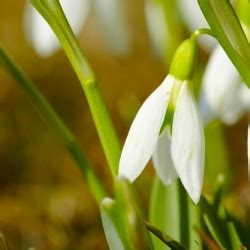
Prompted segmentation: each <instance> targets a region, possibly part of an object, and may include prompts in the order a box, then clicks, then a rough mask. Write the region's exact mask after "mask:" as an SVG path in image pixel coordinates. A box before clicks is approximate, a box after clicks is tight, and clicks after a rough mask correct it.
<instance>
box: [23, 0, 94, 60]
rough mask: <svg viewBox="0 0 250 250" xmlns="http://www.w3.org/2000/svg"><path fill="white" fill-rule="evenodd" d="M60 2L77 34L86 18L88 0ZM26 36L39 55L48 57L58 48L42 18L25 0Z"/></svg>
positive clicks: (88, 5) (65, 0) (57, 43)
mask: <svg viewBox="0 0 250 250" xmlns="http://www.w3.org/2000/svg"><path fill="white" fill-rule="evenodd" d="M60 4H61V6H62V8H63V10H64V12H65V15H66V17H67V19H68V20H69V23H70V25H71V27H72V30H73V31H74V33H75V34H79V33H80V31H81V29H82V28H83V26H84V24H85V21H86V19H87V16H88V13H89V9H90V2H89V0H60ZM24 30H25V32H26V37H27V39H28V40H29V41H30V43H31V44H32V46H33V47H34V49H35V51H36V52H37V53H38V54H39V55H40V56H41V57H49V56H51V55H52V54H54V53H55V52H57V51H58V50H59V48H60V45H59V42H58V40H57V38H56V36H55V35H54V33H53V31H52V30H51V28H50V27H49V25H48V23H47V22H46V21H45V20H44V18H43V17H42V16H41V15H40V14H39V13H38V12H37V11H36V10H35V8H34V7H33V6H32V5H31V4H30V3H29V2H27V4H26V7H25V11H24Z"/></svg>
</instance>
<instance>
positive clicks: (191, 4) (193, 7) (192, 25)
mask: <svg viewBox="0 0 250 250" xmlns="http://www.w3.org/2000/svg"><path fill="white" fill-rule="evenodd" d="M177 2H178V6H179V10H180V14H181V16H182V18H183V21H184V23H185V24H186V26H187V29H188V30H189V32H194V31H195V30H197V29H199V28H200V27H203V28H208V27H209V26H208V23H207V21H206V19H205V17H204V15H203V14H202V12H201V10H200V7H199V4H198V1H197V0H188V1H187V0H177ZM199 44H200V45H201V46H202V48H203V49H205V50H207V51H211V50H212V49H213V48H214V46H215V44H216V42H215V40H214V39H211V38H208V37H201V38H200V39H199Z"/></svg>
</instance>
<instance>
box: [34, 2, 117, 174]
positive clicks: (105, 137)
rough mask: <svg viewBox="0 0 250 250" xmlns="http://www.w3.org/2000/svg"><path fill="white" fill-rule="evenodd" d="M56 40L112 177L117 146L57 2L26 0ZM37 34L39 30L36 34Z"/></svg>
mask: <svg viewBox="0 0 250 250" xmlns="http://www.w3.org/2000/svg"><path fill="white" fill-rule="evenodd" d="M30 1H31V3H32V4H33V5H34V7H35V8H36V9H37V10H38V11H39V13H40V14H41V15H42V16H43V17H44V18H45V20H46V21H47V22H48V24H49V25H50V27H51V28H52V29H53V31H54V32H55V34H56V36H57V38H58V39H59V41H60V43H61V45H62V47H63V49H64V51H65V53H66V55H67V56H68V59H69V60H70V62H71V64H72V66H73V69H74V70H75V72H76V74H77V76H78V78H79V80H80V83H81V86H82V88H83V91H84V92H85V95H86V97H87V101H88V104H89V106H90V110H91V113H92V116H93V119H94V123H95V126H96V129H97V132H98V135H99V138H100V141H101V144H102V147H103V149H104V153H105V155H106V158H107V161H108V164H109V167H110V169H111V172H112V175H113V177H115V176H116V175H117V172H118V164H119V158H120V145H119V140H118V137H117V135H116V132H115V129H114V126H113V123H112V121H111V118H110V116H109V113H108V110H107V108H106V105H105V103H104V101H103V98H102V96H101V94H100V91H99V88H98V86H97V81H96V78H95V75H94V72H93V70H92V68H91V66H90V64H89V62H88V61H87V59H86V58H85V57H84V55H83V53H82V51H81V49H80V46H79V44H78V42H77V40H76V37H75V35H74V33H73V31H72V29H71V28H70V26H69V23H68V21H67V19H66V17H65V15H64V13H63V10H62V8H61V6H60V3H59V1H58V0H30ZM38 32H39V31H38Z"/></svg>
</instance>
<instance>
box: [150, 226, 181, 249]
mask: <svg viewBox="0 0 250 250" xmlns="http://www.w3.org/2000/svg"><path fill="white" fill-rule="evenodd" d="M145 224H146V226H147V228H148V230H149V231H150V232H151V233H153V234H154V235H155V236H156V237H157V238H159V239H160V240H161V241H162V242H164V243H165V244H166V245H167V246H169V247H170V249H173V250H183V249H185V248H184V247H183V246H182V245H181V244H180V243H179V242H177V241H176V240H174V239H173V238H171V237H170V236H168V235H167V234H165V233H163V232H162V231H161V230H159V229H158V228H156V227H154V226H153V225H151V224H150V223H148V222H145Z"/></svg>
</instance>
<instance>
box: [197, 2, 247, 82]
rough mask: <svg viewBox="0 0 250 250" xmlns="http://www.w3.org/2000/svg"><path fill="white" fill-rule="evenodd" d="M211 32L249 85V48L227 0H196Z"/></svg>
mask: <svg viewBox="0 0 250 250" xmlns="http://www.w3.org/2000/svg"><path fill="white" fill-rule="evenodd" d="M198 3H199V5H200V8H201V10H202V12H203V14H204V16H205V18H206V19H207V21H208V23H209V25H210V27H211V29H212V32H213V34H214V35H215V37H216V38H217V39H218V41H219V43H220V44H221V46H222V47H223V49H224V50H225V52H226V53H227V54H228V56H229V58H230V59H231V60H232V62H233V64H234V65H235V66H236V68H237V69H238V71H239V72H240V74H241V76H242V78H243V80H244V81H245V83H246V84H247V85H248V86H250V70H249V65H250V48H249V44H248V41H247V38H246V36H245V33H244V31H243V29H242V27H241V24H240V22H239V19H238V18H237V15H236V13H235V11H234V9H233V7H232V5H231V4H230V1H229V0H198Z"/></svg>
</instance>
